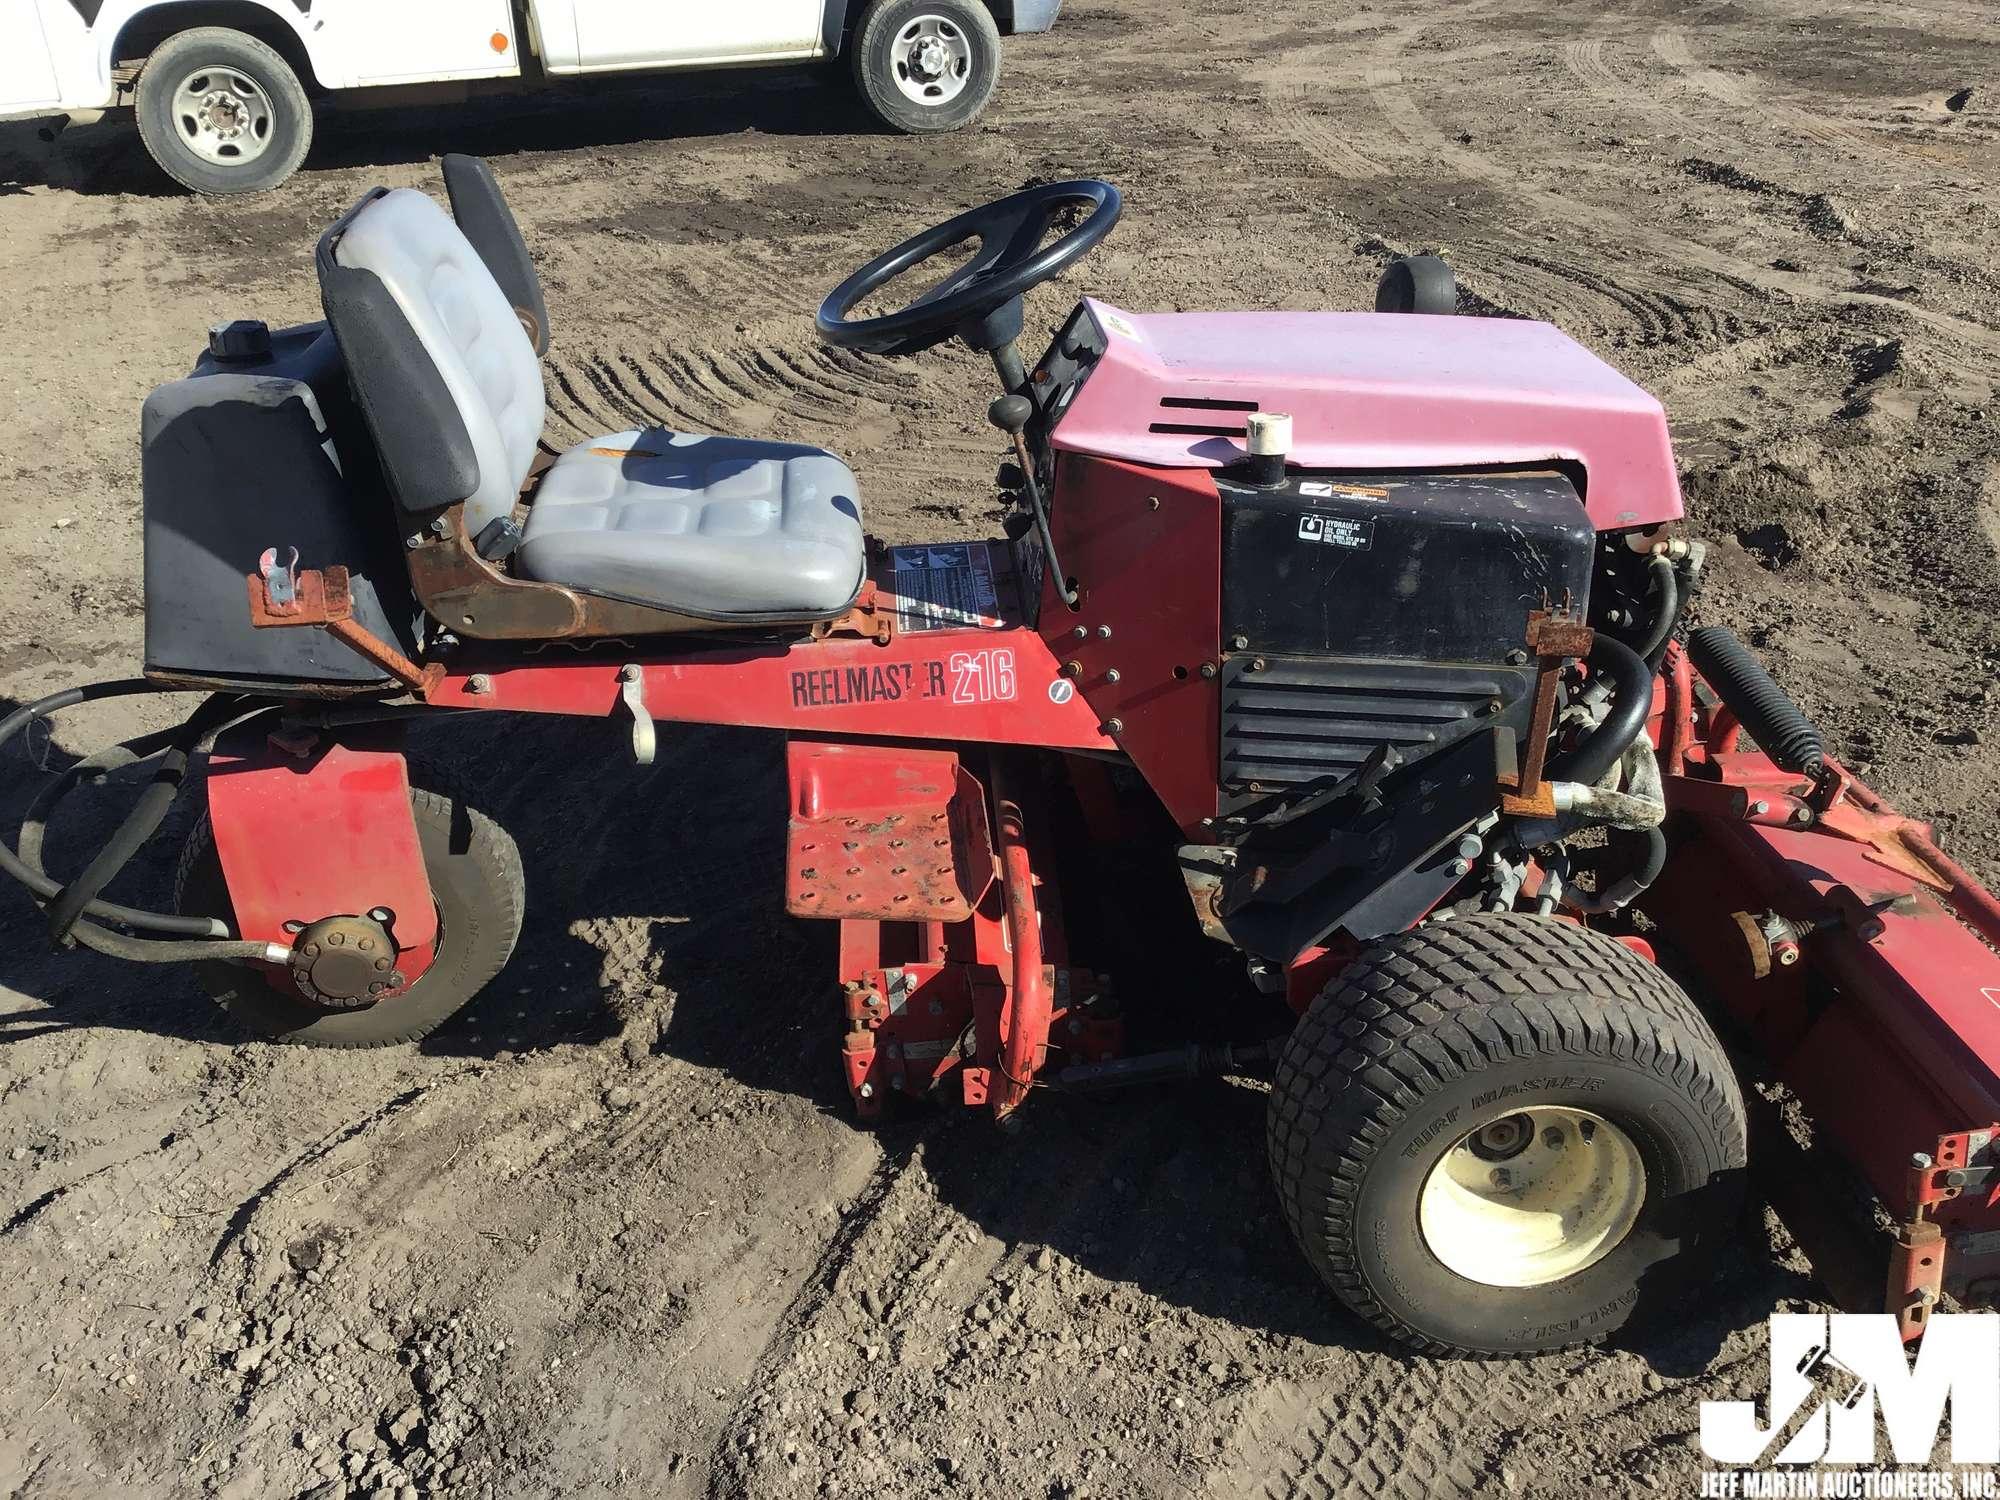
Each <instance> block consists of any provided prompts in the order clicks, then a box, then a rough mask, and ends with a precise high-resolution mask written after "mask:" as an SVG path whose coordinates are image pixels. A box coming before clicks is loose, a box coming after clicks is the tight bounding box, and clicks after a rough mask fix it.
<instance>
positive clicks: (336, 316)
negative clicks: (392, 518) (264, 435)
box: [317, 188, 546, 539]
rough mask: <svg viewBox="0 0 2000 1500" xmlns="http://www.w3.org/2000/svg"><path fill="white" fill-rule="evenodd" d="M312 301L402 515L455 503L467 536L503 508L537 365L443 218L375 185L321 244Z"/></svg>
mask: <svg viewBox="0 0 2000 1500" xmlns="http://www.w3.org/2000/svg"><path fill="white" fill-rule="evenodd" d="M317 260H318V268H319V279H320V297H321V301H322V303H323V304H324V306H325V308H326V316H327V321H328V323H330V324H331V325H332V327H333V332H334V337H335V338H336V339H338V340H339V342H340V350H341V355H342V357H343V359H344V360H345V362H346V365H347V374H348V380H349V382H350V383H351V384H352V385H353V387H354V392H355V395H356V397H357V398H358V400H359V402H360V405H361V409H362V413H363V415H364V416H365V417H366V419H367V422H368V426H369V430H370V431H371V433H372V434H373V436H374V438H375V445H376V448H377V450H378V452H379V453H380V455H381V459H382V468H383V473H384V474H385V475H386V476H387V478H388V482H389V487H390V490H391V492H392V493H393V494H394V496H395V498H396V501H397V503H398V504H399V505H400V506H401V507H402V509H403V510H404V511H405V512H409V513H412V514H415V515H422V514H423V513H425V512H429V511H435V510H437V509H439V508H440V507H443V506H447V505H451V504H453V503H455V502H457V501H460V500H463V501H464V502H465V530H466V534H467V535H468V536H470V537H472V538H475V539H477V538H478V537H479V536H480V535H481V534H482V533H483V532H484V531H485V530H486V528H487V527H488V526H490V525H492V524H493V523H494V522H495V521H499V520H504V519H506V518H507V517H508V516H509V515H510V514H511V512H512V510H513V507H514V502H515V500H516V498H517V497H518V496H519V493H520V489H521V486H522V484H523V483H524V482H525V481H526V479H527V477H528V469H529V466H530V465H531V464H532V463H533V462H534V457H535V447H536V443H537V441H538V439H539V438H540V437H541V434H542V422H543V419H544V417H545V415H546V407H545V397H544V392H543V389H542V370H541V362H540V361H539V360H538V359H537V358H536V356H535V348H534V344H533V343H532V342H530V340H529V337H528V335H527V333H526V332H525V331H524V330H523V328H522V326H521V321H520V319H519V318H517V317H516V316H515V313H514V309H513V306H512V305H511V303H510V302H509V300H508V297H507V294H506V293H505V292H503V291H502V290H501V289H500V286H499V284H498V283H497V282H496V281H495V280H494V278H493V273H492V272H491V271H490V270H488V269H487V267H486V264H485V262H484V261H483V260H481V259H480V256H479V252H478V251H477V250H475V249H474V248H473V246H472V243H471V242H470V241H469V240H468V239H467V238H466V237H465V235H464V234H463V233H461V232H460V230H459V228H458V226H457V225H456V224H454V223H453V222H452V220H451V218H450V216H449V215H447V214H446V213H445V211H444V210H443V209H441V208H440V207H438V205H437V204H436V203H434V202H433V201H432V200H431V199H430V198H428V197H426V196H425V195H424V194H422V193H420V192H417V191H415V190H414V189H411V188H396V189H394V190H393V191H384V190H382V189H379V188H378V189H376V190H375V191H374V192H372V193H370V194H369V195H368V196H367V197H366V198H364V199H362V200H361V202H360V203H358V204H356V205H355V206H354V207H353V208H352V209H350V210H348V212H347V213H346V215H345V216H343V217H342V218H341V219H340V220H339V222H337V223H336V224H335V225H334V226H333V227H332V228H331V229H329V230H327V232H326V233H325V235H323V236H322V237H321V239H320V243H319V252H318V256H317Z"/></svg>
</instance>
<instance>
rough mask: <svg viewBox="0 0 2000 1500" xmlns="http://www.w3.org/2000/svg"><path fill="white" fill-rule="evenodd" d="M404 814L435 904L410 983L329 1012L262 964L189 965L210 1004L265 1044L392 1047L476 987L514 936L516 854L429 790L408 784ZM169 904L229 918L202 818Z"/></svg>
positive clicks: (480, 817) (518, 890)
mask: <svg viewBox="0 0 2000 1500" xmlns="http://www.w3.org/2000/svg"><path fill="white" fill-rule="evenodd" d="M410 812H411V814H412V815H413V816H414V817H415V819H416V824H417V839H418V842H419V843H420V844H421V845H422V846H423V851H424V872H425V873H426V874H427V875H428V876H429V877H430V882H431V895H432V896H433V897H434V898H435V900H436V902H437V911H438V951H437V956H436V958H435V959H433V960H432V963H431V966H430V967H429V968H428V969H426V970H425V971H424V972H423V973H422V974H420V975H419V976H418V977H417V980H416V982H415V983H414V984H412V985H410V986H409V988H407V989H405V990H404V991H402V993H400V994H396V995H389V996H385V997H384V998H383V999H381V1000H378V1001H376V1002H375V1003H374V1004H372V1005H368V1006H364V1007H362V1008H361V1009H359V1010H347V1011H341V1010H330V1009H327V1008H325V1007H322V1006H318V1005H315V1004H313V1003H312V1002H311V1001H309V1000H307V999H306V998H305V997H304V996H303V995H300V994H298V993H297V992H296V991H292V990H286V989H280V988H278V987H276V986H274V985H273V984H272V983H271V982H270V981H269V980H268V979H267V978H266V977H265V976H266V970H265V969H264V968H263V967H262V966H261V965H253V964H235V963H223V962H213V963H202V964H196V965H195V976H196V978H197V980H198V981H199V982H200V984H201V987H202V988H203V989H205V990H207V991H208V993H209V994H210V996H212V997H213V998H214V1000H215V1002H216V1004H218V1005H220V1006H221V1007H222V1008H223V1009H224V1010H226V1011H228V1012H229V1014H230V1015H231V1016H232V1017H234V1018H235V1019H236V1020H237V1021H238V1022H240V1023H241V1024H242V1025H244V1026H246V1027H248V1028H249V1029H250V1030H251V1031H254V1032H256V1033H257V1034H258V1035H260V1036H263V1037H265V1038H267V1039H269V1040H271V1041H274V1042H289V1043H292V1044H294V1045H297V1046H303V1047H392V1046H395V1045H397V1044H398V1043H402V1042H414V1041H416V1040H418V1039H419V1038H421V1037H423V1036H426V1035H428V1034H429V1033H430V1032H431V1031H433V1030H435V1029H436V1028H437V1027H438V1026H440V1025H442V1024H443V1023H444V1022H445V1021H446V1020H448V1019H450V1017H451V1016H452V1015H454V1014H455V1013H456V1012H457V1011H458V1010H459V1009H460V1008H461V1007H463V1006H464V1005H466V1004H467V1003H468V1002H469V1001H470V1000H471V999H472V998H473V996H475V995H477V994H478V993H479V992H480V991H481V990H483V989H484V988H485V987H486V986H487V985H488V984H489V983H490V982H491V981H492V980H493V977H494V976H495V975H497V974H498V973H499V972H500V970H501V968H502V966H504V965H505V964H506V962H507V960H508V958H509V957H510V956H511V955H512V954H513V952H514V943H515V941H516V940H517V939H518V938H519V937H520V935H521V913H522V907H523V895H524V890H525V882H524V880H523V877H522V874H521V852H520V850H519V849H518V848H516V847H515V844H514V840H513V838H512V837H511V836H509V834H508V833H507V831H506V829H504V828H502V827H501V826H500V825H499V824H498V823H495V822H494V821H493V820H492V819H491V818H489V817H487V816H486V814H485V813H483V812H480V811H478V810H477V809H476V808H470V807H467V806H465V805H464V804H463V803H460V802H454V801H453V800H452V799H451V798H449V797H444V796H440V795H439V794H438V793H436V792H429V791H422V790H419V789H417V788H414V787H413V788H411V790H410ZM174 903H175V909H176V910H177V911H180V912H183V913H187V914H191V915H192V914H201V915H208V916H220V917H223V918H224V919H232V918H233V916H234V913H233V912H232V911H231V909H230V905H229V888H228V886H227V884H226V883H225V882H224V880H223V875H222V861H221V860H220V859H219V858H218V857H217V856H216V852H215V838H214V835H213V834H212V833H211V832H210V830H209V823H208V819H207V817H205V816H204V817H203V818H202V819H201V821H200V822H199V823H197V824H196V825H195V827H194V831H193V832H192V833H190V834H189V835H188V841H187V845H186V847H185V848H184V849H183V850H182V851H181V860H180V866H179V868H178V869H177V870H176V872H175V875H174ZM315 915H318V916H334V915H338V914H337V913H333V912H322V913H316V914H315Z"/></svg>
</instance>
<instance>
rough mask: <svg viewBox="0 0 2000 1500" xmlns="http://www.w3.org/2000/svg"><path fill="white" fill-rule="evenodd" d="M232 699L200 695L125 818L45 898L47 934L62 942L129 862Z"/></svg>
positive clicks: (154, 828) (168, 805) (171, 801)
mask: <svg viewBox="0 0 2000 1500" xmlns="http://www.w3.org/2000/svg"><path fill="white" fill-rule="evenodd" d="M236 703H237V700H236V699H235V698H233V697H227V696H224V695H223V694H220V693H218V694H216V695H215V696H213V697H210V698H207V699H204V700H203V701H202V704H201V706H200V707H199V708H197V709H196V710H195V711H194V712H193V713H191V714H189V715H188V717H187V721H186V722H185V723H184V724H182V725H181V727H180V728H179V729H178V730H176V731H175V732H174V737H173V739H172V741H171V742H170V743H169V744H168V745H167V748H166V751H165V753H164V754H163V755H161V757H160V764H159V766H158V767H157V768H156V769H155V770H154V772H153V779H152V780H151V781H150V782H148V783H147V784H146V789H145V791H143V792H141V793H140V794H139V800H138V801H136V802H135V803H133V804H132V810H131V811H130V812H128V813H126V814H125V820H124V821H123V822H122V823H120V824H119V825H118V827H117V828H116V829H115V830H114V831H113V833H112V835H111V837H110V838H108V839H106V840H105V841H104V844H103V846H102V847H101V848H99V849H98V851H97V853H96V855H95V856H93V857H92V859H91V861H90V863H89V864H88V865H86V866H84V870H83V873H82V874H81V875H79V876H77V877H76V878H75V879H74V880H72V881H70V882H69V883H68V884H67V885H65V886H64V887H63V888H62V890H60V891H59V892H57V893H56V895H55V897H54V899H52V900H51V901H50V902H49V908H48V915H49V936H50V937H51V938H53V939H54V940H55V941H56V942H57V943H58V944H61V943H63V942H66V941H67V940H68V938H69V934H70V929H71V928H72V927H74V926H75V925H76V924H77V921H78V919H79V918H81V917H82V915H83V912H84V908H85V907H87V906H89V905H90V903H91V902H93V901H95V900H96V899H97V898H98V896H99V895H101V894H102V893H103V890H104V888H105V887H106V886H107V885H109V884H111V882H112V880H113V879H115V878H116V876H117V874H118V872H119V871H120V870H122V869H124V868H125V867H126V866H127V865H129V864H130V863H131V862H132V860H133V857H134V856H136V855H137V854H138V852H139V850H140V849H141V848H142V847H144V845H145V843H146V840H148V839H150V838H151V837H152V836H153V835H154V834H155V833H157V832H159V828H160V824H162V823H164V822H165V821H166V818H167V814H168V813H169V812H170V811H172V810H173V805H174V803H175V801H176V800H177V799H178V798H179V797H180V794H181V788H182V786H184V785H185V784H186V782H187V769H188V757H189V755H190V754H192V753H193V751H194V748H195V746H196V744H197V742H199V741H201V740H202V739H203V738H204V737H207V738H208V739H209V743H211V744H212V743H213V737H212V734H211V731H212V730H213V729H214V727H215V726H216V725H218V724H219V723H221V722H222V721H224V720H226V719H227V718H228V717H229V716H230V711H231V710H232V709H234V708H235V707H236Z"/></svg>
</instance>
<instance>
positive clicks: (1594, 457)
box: [1050, 298, 1681, 531]
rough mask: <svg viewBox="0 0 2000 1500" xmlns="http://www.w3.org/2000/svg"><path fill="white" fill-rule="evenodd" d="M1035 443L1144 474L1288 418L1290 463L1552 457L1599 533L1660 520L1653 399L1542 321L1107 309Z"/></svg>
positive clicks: (1199, 463) (1663, 438)
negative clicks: (1562, 463) (1060, 405)
mask: <svg viewBox="0 0 2000 1500" xmlns="http://www.w3.org/2000/svg"><path fill="white" fill-rule="evenodd" d="M1085 306H1087V307H1088V308H1089V309H1090V312H1091V315H1092V316H1093V317H1095V318H1096V320H1097V322H1098V326H1099V327H1101V328H1102V329H1103V330H1104V335H1105V339H1106V344H1107V347H1106V349H1105V352H1104V354H1103V356H1102V357H1101V358H1100V359H1099V361H1098V363H1097V366H1096V368H1094V369H1093V370H1092V371H1091V372H1090V375H1089V378H1088V379H1087V380H1085V381H1084V383H1083V388H1082V389H1081V390H1079V391H1078V392H1077V394H1076V396H1075V397H1074V398H1073V399H1072V401H1071V402H1070V404H1069V407H1068V408H1067V409H1066V410H1065V411H1064V412H1063V414H1062V416H1061V418H1060V420H1059V421H1058V422H1057V424H1056V427H1055V430H1054V432H1053V433H1052V434H1051V439H1050V440H1051V441H1052V442H1053V443H1054V445H1055V446H1056V447H1057V448H1062V449H1067V450H1069V451H1070V452H1074V453H1092V454H1097V455H1099V456H1100V457H1104V458H1121V459H1125V460H1127V461H1129V462H1132V463H1138V464H1148V465H1151V466H1153V467H1156V468H1187V467H1190V466H1193V467H1202V468H1217V467H1220V466H1222V465H1224V464H1228V463H1233V462H1235V461H1236V460H1238V459H1240V458H1241V457H1242V456H1243V453H1244V447H1243V439H1242V436H1241V434H1242V432H1243V421H1244V415H1245V413H1246V412H1248V411H1251V410H1262V411H1271V412H1289V413H1290V414H1291V418H1292V452H1291V460H1290V461H1291V462H1292V463H1293V464H1296V465H1298V466H1300V467H1303V468H1311V469H1363V470H1380V469H1439V468H1459V467H1464V466H1467V465H1473V464H1531V463H1538V462H1546V461H1547V460H1550V459H1564V460H1569V461H1572V462H1574V463H1576V464H1579V465H1581V466H1582V468H1583V471H1584V474H1585V477H1586V481H1587V493H1586V495H1585V508H1586V509H1587V510H1588V512H1589V514H1590V519H1591V523H1592V524H1593V525H1594V526H1596V527H1597V528H1598V529H1599V530H1600V531H1611V530H1619V529H1623V528H1625V527H1629V526H1653V525H1658V524H1660V523H1661V522H1664V521H1673V520H1678V519H1679V518H1680V515H1681V492H1680V483H1679V480H1678V479H1677V477H1676V476H1675V473H1674V456H1673V448H1672V445H1671V444H1670V442H1669V441H1668V437H1667V419H1666V413H1665V412H1664V411H1662V410H1661V407H1660V403H1659V402H1658V401H1656V400H1654V399H1653V398H1652V397H1651V396H1649V395H1647V394H1646V393H1645V392H1644V391H1643V390H1641V389H1640V388H1639V387H1638V386H1636V385H1634V384H1633V383H1632V382H1631V381H1629V380H1627V379H1626V378H1625V377H1624V376H1623V375H1620V374H1619V373H1618V372H1617V371H1616V370H1614V369H1612V368H1611V366H1609V365H1607V364H1606V363H1604V361H1603V360H1601V359H1599V358H1598V357H1597V356H1596V355H1594V354H1592V353H1591V352H1590V351H1589V350H1588V349H1586V348H1584V347H1583V345H1581V344H1579V343H1577V342H1576V340H1574V339H1572V338H1570V337H1569V335H1567V334H1565V333H1563V332H1562V331H1561V330H1560V329H1558V328H1555V327H1553V326H1552V325H1550V324H1548V323H1531V322H1527V321H1524V320H1522V319H1518V318H1473V317H1424V316H1418V315H1411V314H1405V313H1343V312H1239V313H1150V314H1138V313H1127V312H1121V311H1120V310H1119V309H1117V308H1115V307H1112V306H1110V305H1109V304H1107V303H1103V302H1098V301H1096V300H1095V299H1089V298H1087V299H1085Z"/></svg>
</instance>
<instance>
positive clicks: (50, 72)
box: [0, 0, 62, 118]
mask: <svg viewBox="0 0 2000 1500" xmlns="http://www.w3.org/2000/svg"><path fill="white" fill-rule="evenodd" d="M61 98H62V90H61V89H60V88H59V87H58V86H57V84H56V65H55V59H54V58H53V57H52V56H51V55H50V53H49V41H48V38H47V36H45V35H44V34H43V32H42V16H41V10H40V7H39V6H38V5H37V4H36V0H0V118H4V117H5V116H7V115H18V114H28V113H31V112H32V111H34V110H36V109H39V108H51V109H52V108H54V106H55V105H56V104H57V102H58V101H60V100H61Z"/></svg>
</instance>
